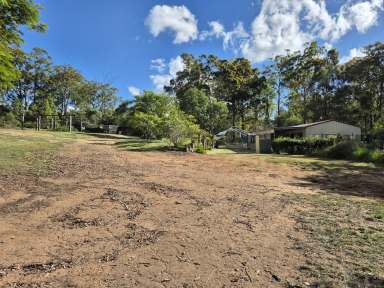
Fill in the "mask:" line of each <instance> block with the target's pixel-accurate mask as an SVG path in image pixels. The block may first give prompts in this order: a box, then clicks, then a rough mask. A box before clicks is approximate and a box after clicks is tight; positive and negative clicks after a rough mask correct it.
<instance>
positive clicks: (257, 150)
mask: <svg viewBox="0 0 384 288" xmlns="http://www.w3.org/2000/svg"><path fill="white" fill-rule="evenodd" d="M255 146H256V153H257V154H260V136H259V135H256V137H255Z"/></svg>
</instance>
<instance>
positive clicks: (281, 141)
mask: <svg viewBox="0 0 384 288" xmlns="http://www.w3.org/2000/svg"><path fill="white" fill-rule="evenodd" d="M334 141H335V140H334V139H331V138H305V139H301V138H288V137H279V138H276V139H275V140H274V141H273V143H272V148H273V151H275V152H276V153H280V152H286V153H288V154H314V153H315V152H317V151H319V150H322V149H324V148H326V147H329V146H331V145H333V144H334Z"/></svg>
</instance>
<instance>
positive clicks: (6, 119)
mask: <svg viewBox="0 0 384 288" xmlns="http://www.w3.org/2000/svg"><path fill="white" fill-rule="evenodd" d="M19 124H20V122H19V121H18V120H17V119H16V117H15V115H14V114H13V113H5V114H3V115H0V127H2V128H16V127H18V126H19Z"/></svg>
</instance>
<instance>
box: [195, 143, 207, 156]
mask: <svg viewBox="0 0 384 288" xmlns="http://www.w3.org/2000/svg"><path fill="white" fill-rule="evenodd" d="M195 152H196V153H199V154H207V150H206V149H204V146H203V145H198V146H197V147H196V150H195Z"/></svg>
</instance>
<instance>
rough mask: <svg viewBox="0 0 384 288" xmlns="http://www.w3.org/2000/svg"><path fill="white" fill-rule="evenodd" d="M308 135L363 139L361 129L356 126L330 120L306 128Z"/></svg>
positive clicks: (306, 134) (305, 131)
mask: <svg viewBox="0 0 384 288" xmlns="http://www.w3.org/2000/svg"><path fill="white" fill-rule="evenodd" d="M304 133H305V136H306V137H314V136H320V137H321V136H337V135H341V136H343V137H350V138H351V139H357V140H360V139H361V129H360V128H359V127H356V126H352V125H348V124H344V123H340V122H337V121H330V122H325V123H321V124H317V125H314V126H310V127H307V128H305V130H304Z"/></svg>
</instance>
